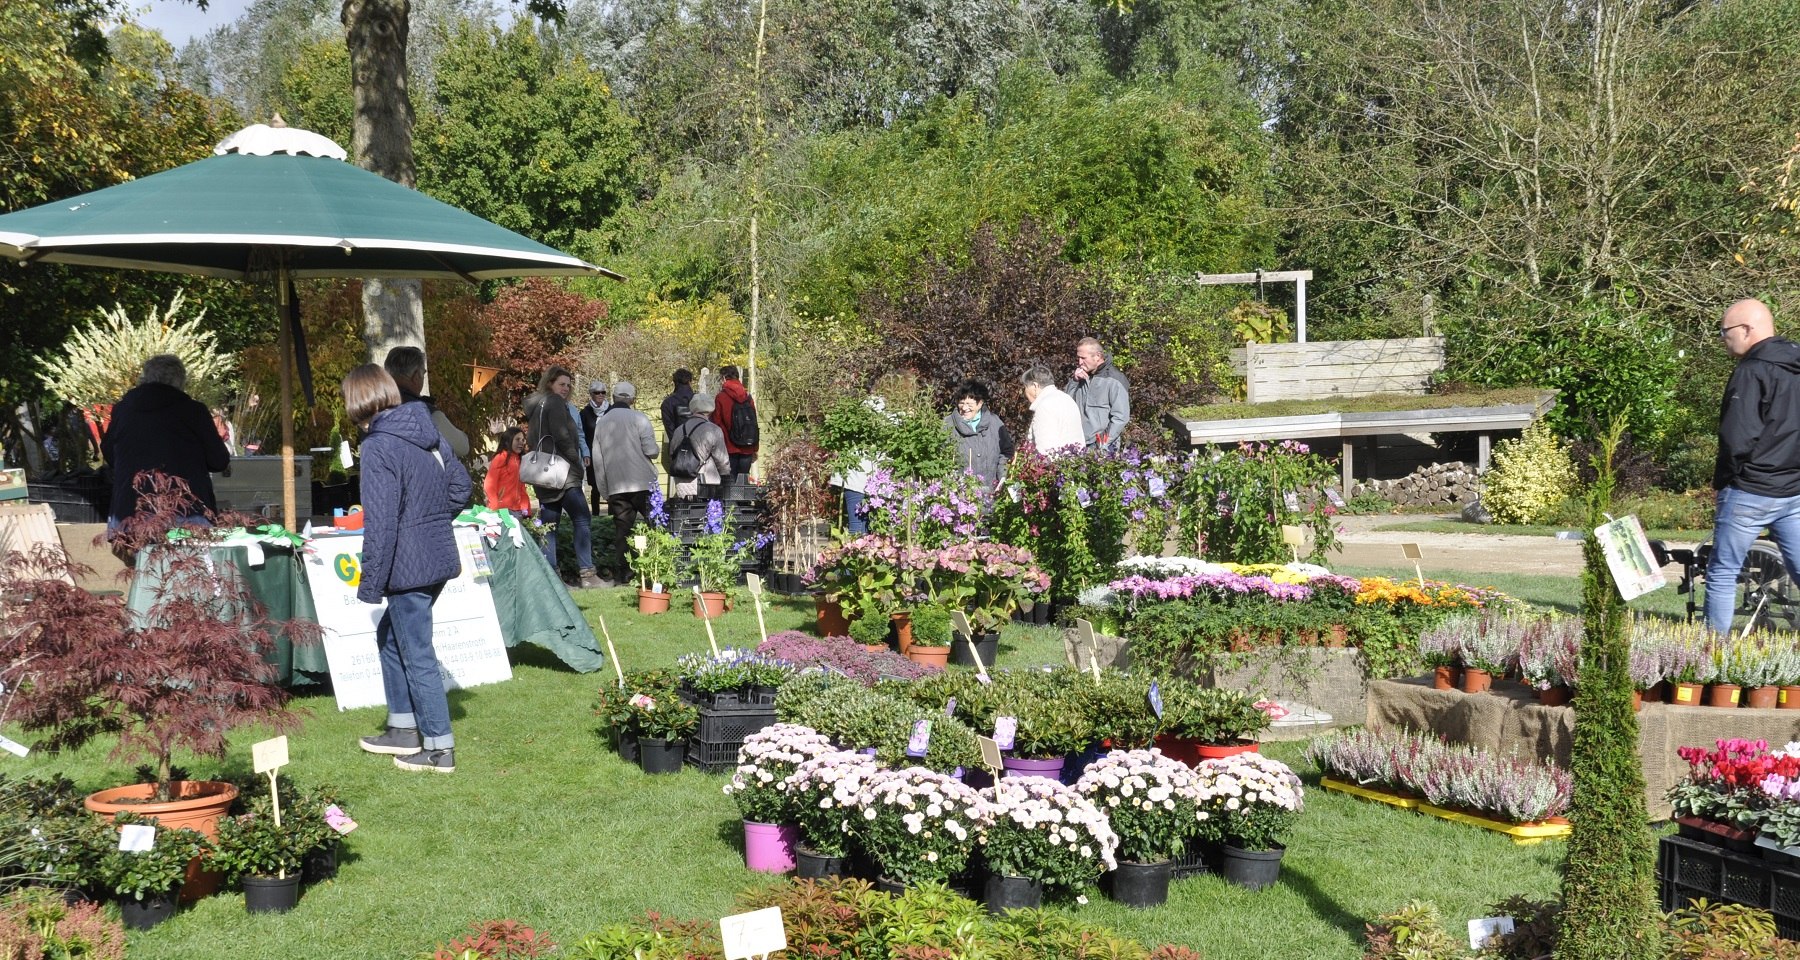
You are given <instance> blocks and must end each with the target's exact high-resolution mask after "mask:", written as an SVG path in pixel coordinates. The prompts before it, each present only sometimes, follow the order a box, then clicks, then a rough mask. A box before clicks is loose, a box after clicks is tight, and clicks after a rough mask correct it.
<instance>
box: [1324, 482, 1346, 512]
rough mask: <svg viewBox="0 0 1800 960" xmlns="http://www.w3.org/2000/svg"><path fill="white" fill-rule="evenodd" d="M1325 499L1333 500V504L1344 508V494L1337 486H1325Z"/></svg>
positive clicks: (1340, 508)
mask: <svg viewBox="0 0 1800 960" xmlns="http://www.w3.org/2000/svg"><path fill="white" fill-rule="evenodd" d="M1325 499H1327V500H1329V501H1331V505H1332V506H1334V507H1337V508H1338V509H1339V510H1342V509H1344V495H1343V494H1341V493H1339V492H1338V489H1337V488H1336V487H1326V488H1325Z"/></svg>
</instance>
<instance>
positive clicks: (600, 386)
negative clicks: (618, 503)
mask: <svg viewBox="0 0 1800 960" xmlns="http://www.w3.org/2000/svg"><path fill="white" fill-rule="evenodd" d="M606 397H607V395H606V381H605V380H593V381H590V382H589V383H588V402H587V403H585V404H583V405H582V407H581V437H582V442H583V443H586V444H587V445H588V446H587V447H584V448H582V451H583V453H586V452H587V450H588V448H591V447H592V446H593V444H594V436H595V434H594V422H595V421H597V420H599V419H600V415H601V414H603V413H605V412H606V410H607V408H608V407H610V406H612V404H611V403H609V402H607V398H606ZM587 482H588V512H589V513H593V514H598V513H599V512H600V505H601V504H602V503H605V502H606V493H605V491H603V490H601V489H600V485H599V484H598V483H595V482H594V462H593V460H591V459H590V460H589V461H588V465H587Z"/></svg>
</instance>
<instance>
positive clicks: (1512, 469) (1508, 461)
mask: <svg viewBox="0 0 1800 960" xmlns="http://www.w3.org/2000/svg"><path fill="white" fill-rule="evenodd" d="M1481 483H1482V490H1481V504H1482V506H1484V507H1486V508H1487V510H1488V512H1489V513H1491V514H1493V517H1494V522H1495V523H1541V522H1543V521H1544V520H1547V519H1549V518H1550V516H1551V515H1552V514H1554V513H1555V512H1556V510H1557V508H1558V507H1560V506H1562V503H1563V501H1564V500H1567V499H1568V498H1569V496H1570V495H1571V494H1573V493H1574V492H1575V462H1574V460H1573V459H1572V458H1571V457H1570V456H1569V448H1568V446H1567V444H1565V443H1564V442H1563V441H1562V440H1561V439H1560V438H1559V437H1557V435H1556V434H1555V432H1554V431H1552V430H1551V429H1550V427H1549V425H1548V424H1546V423H1544V422H1543V421H1542V420H1539V421H1537V422H1536V423H1533V424H1532V425H1531V426H1529V427H1526V428H1525V432H1524V433H1522V434H1520V435H1519V436H1518V437H1515V438H1513V439H1510V440H1502V441H1500V442H1499V443H1498V444H1496V445H1495V447H1494V465H1493V467H1492V468H1491V469H1489V470H1488V472H1487V473H1486V474H1485V475H1484V476H1483V477H1482V481H1481Z"/></svg>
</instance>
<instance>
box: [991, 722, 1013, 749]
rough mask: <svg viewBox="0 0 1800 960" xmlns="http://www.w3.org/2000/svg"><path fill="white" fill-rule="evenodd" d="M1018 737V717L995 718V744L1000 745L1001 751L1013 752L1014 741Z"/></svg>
mask: <svg viewBox="0 0 1800 960" xmlns="http://www.w3.org/2000/svg"><path fill="white" fill-rule="evenodd" d="M1018 735H1019V718H1018V717H995V718H994V742H995V743H997V744H999V745H1000V749H1002V750H1011V749H1012V748H1013V739H1014V738H1016V737H1017V736H1018Z"/></svg>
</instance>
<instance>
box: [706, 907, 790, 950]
mask: <svg viewBox="0 0 1800 960" xmlns="http://www.w3.org/2000/svg"><path fill="white" fill-rule="evenodd" d="M719 941H720V945H721V946H723V947H724V948H725V960H746V958H749V957H767V956H768V955H769V954H771V953H774V952H775V951H777V950H785V949H787V928H786V927H785V926H783V925H782V922H781V908H780V907H765V908H764V909H761V910H752V911H750V912H749V913H740V914H736V915H734V916H729V917H724V918H722V919H720V920H719Z"/></svg>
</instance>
